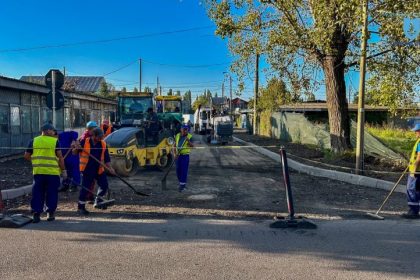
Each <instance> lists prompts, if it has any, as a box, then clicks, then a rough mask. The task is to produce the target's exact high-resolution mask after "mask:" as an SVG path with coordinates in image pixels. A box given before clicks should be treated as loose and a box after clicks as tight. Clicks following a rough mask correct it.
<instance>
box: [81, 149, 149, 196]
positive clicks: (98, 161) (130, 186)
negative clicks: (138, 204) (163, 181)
mask: <svg viewBox="0 0 420 280" xmlns="http://www.w3.org/2000/svg"><path fill="white" fill-rule="evenodd" d="M84 152H86V153H87V151H85V150H84ZM88 154H89V157H90V158H92V159H93V160H94V161H96V162H97V163H99V164H100V165H101V166H102V167H103V168H105V169H106V170H108V171H109V168H108V166H106V165H105V164H104V163H103V162H102V161H100V160H99V159H97V158H96V157H94V156H93V155H91V154H90V153H88ZM112 175H114V176H115V177H117V178H118V179H120V180H121V181H122V182H123V183H124V184H126V185H127V186H128V187H129V188H130V189H132V190H133V192H134V193H135V194H137V195H141V196H149V194H147V193H143V192H140V191H138V190H136V188H134V187H133V186H132V185H131V184H130V183H129V182H127V181H126V180H124V179H123V178H121V176H119V175H118V174H116V173H115V174H112Z"/></svg>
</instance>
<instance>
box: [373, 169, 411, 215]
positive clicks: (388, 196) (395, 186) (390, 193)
mask: <svg viewBox="0 0 420 280" xmlns="http://www.w3.org/2000/svg"><path fill="white" fill-rule="evenodd" d="M407 170H408V166H407V167H406V168H405V170H404V172H403V173H402V174H401V176H400V178H399V179H398V181H397V182H396V183H395V185H394V187H392V189H391V191H390V192H389V194H388V195H387V197H386V198H385V200H384V202H382V205H381V207H379V209H378V211H376V213H369V212H368V213H366V215H368V216H369V217H372V218H375V219H378V220H383V219H385V218H384V217H382V216H379V215H378V214H379V212H381V210H382V208H383V207H384V205H385V203H386V202H387V201H388V199H389V198H390V197H391V195H392V193H393V192H394V191H395V189H396V188H397V187H398V184H399V183H400V182H401V180H402V178H403V177H404V175H405V173H406V172H407Z"/></svg>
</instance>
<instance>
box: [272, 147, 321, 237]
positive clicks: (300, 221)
mask: <svg viewBox="0 0 420 280" xmlns="http://www.w3.org/2000/svg"><path fill="white" fill-rule="evenodd" d="M280 157H281V166H282V173H283V179H284V186H285V190H286V201H287V210H288V211H289V216H287V217H286V218H282V217H280V219H279V220H278V221H275V222H274V223H271V224H270V227H271V228H305V229H316V228H317V226H316V225H315V224H314V223H313V222H311V221H309V220H306V219H304V218H303V217H302V216H297V217H295V207H294V203H293V195H292V186H291V184H290V177H289V166H288V165H287V156H286V150H285V149H284V148H281V149H280Z"/></svg>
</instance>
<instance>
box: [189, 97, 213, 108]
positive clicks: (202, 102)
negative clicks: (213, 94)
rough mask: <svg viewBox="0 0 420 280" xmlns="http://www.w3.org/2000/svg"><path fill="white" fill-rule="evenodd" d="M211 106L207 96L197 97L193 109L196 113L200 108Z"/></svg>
mask: <svg viewBox="0 0 420 280" xmlns="http://www.w3.org/2000/svg"><path fill="white" fill-rule="evenodd" d="M209 104H210V102H209V99H208V98H207V96H205V95H200V96H197V98H196V99H195V101H194V103H193V109H194V111H195V110H197V108H198V106H199V105H201V106H208V105H209Z"/></svg>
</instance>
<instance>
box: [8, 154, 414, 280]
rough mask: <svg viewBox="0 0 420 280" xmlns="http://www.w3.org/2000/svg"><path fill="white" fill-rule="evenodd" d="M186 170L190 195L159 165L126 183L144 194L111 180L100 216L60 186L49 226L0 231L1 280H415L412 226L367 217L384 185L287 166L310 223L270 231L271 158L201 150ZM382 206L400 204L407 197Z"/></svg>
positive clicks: (278, 197) (274, 194) (276, 179)
mask: <svg viewBox="0 0 420 280" xmlns="http://www.w3.org/2000/svg"><path fill="white" fill-rule="evenodd" d="M190 171H191V172H190V175H189V185H188V186H189V188H190V190H189V193H187V194H180V193H178V192H177V191H176V188H177V181H176V176H175V172H172V173H171V174H170V176H169V177H168V190H166V191H160V178H161V175H162V172H159V171H150V172H148V171H142V172H139V173H138V174H137V175H136V176H134V177H131V178H130V179H128V180H130V182H132V183H133V184H136V186H140V185H141V180H143V181H144V182H146V181H152V182H153V181H155V182H156V183H157V186H156V187H151V189H150V190H149V191H151V192H152V194H153V195H152V196H150V197H145V198H143V197H130V196H129V194H131V191H130V190H129V189H127V187H126V186H124V185H123V184H121V182H119V181H117V180H116V178H111V179H110V182H111V185H112V187H113V191H114V192H115V194H114V196H115V198H116V199H117V201H116V205H115V206H114V207H111V208H110V209H108V210H107V211H105V212H102V211H93V213H92V215H91V217H90V218H88V219H82V218H79V217H77V216H75V211H74V207H75V205H76V203H75V201H77V194H66V195H67V198H65V197H64V196H63V194H62V197H61V201H60V205H59V209H58V212H57V217H58V218H57V221H56V222H52V223H50V222H46V221H45V220H43V221H42V222H41V223H40V224H29V225H27V226H25V227H23V228H21V229H0V252H1V255H0V279H1V280H5V279H101V280H102V279H182V280H185V279H381V280H382V279H419V278H420V261H419V253H420V243H419V240H420V238H419V237H420V222H419V221H404V220H400V219H398V218H396V216H395V215H394V216H389V212H388V215H387V219H386V220H384V221H372V220H366V216H365V215H364V213H365V212H366V211H368V210H369V211H373V210H375V209H376V208H377V207H378V205H380V203H381V201H382V200H383V198H384V197H385V195H386V192H384V191H382V190H374V189H366V188H363V187H358V186H353V185H349V184H345V183H341V182H336V181H332V180H327V179H322V178H316V177H311V176H308V175H302V174H298V173H291V180H292V187H293V189H294V196H295V203H296V205H295V206H296V210H297V212H298V213H299V214H300V213H305V214H306V215H308V216H309V217H312V218H314V219H316V220H315V222H316V223H317V224H318V229H315V230H296V229H295V230H293V229H292V230H282V229H271V228H269V223H270V220H268V219H267V217H269V216H271V213H276V212H285V211H286V204H285V196H284V190H283V189H282V185H281V181H282V178H281V175H280V167H279V166H278V164H276V163H274V162H272V161H271V160H270V159H268V158H265V157H263V156H261V155H259V154H258V153H257V152H255V151H252V150H249V149H223V148H221V149H205V150H195V151H193V153H192V155H191V170H190ZM146 187H147V184H144V188H146ZM159 191H160V192H159ZM192 195H209V197H210V199H208V200H194V199H191V196H192ZM128 198H131V200H128ZM398 203H399V204H398ZM388 205H389V206H388ZM388 205H387V207H395V206H398V205H400V206H399V207H400V208H397V209H396V210H397V211H398V210H399V209H404V208H405V205H404V197H403V196H402V195H398V194H395V195H393V197H392V199H391V200H390V201H389V203H388ZM89 207H90V206H89ZM388 210H389V209H388ZM391 210H393V209H392V208H391ZM232 212H234V213H233V214H232ZM262 212H264V213H269V214H270V215H268V214H267V215H266V216H258V215H255V213H262ZM249 213H254V214H253V215H251V216H252V217H253V218H252V219H250V218H249ZM394 213H395V212H394ZM273 215H274V214H273ZM216 217H217V218H218V219H216ZM228 217H231V218H228ZM244 217H248V218H245V219H244ZM240 218H241V219H240ZM349 218H351V220H349ZM340 219H341V220H340Z"/></svg>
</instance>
